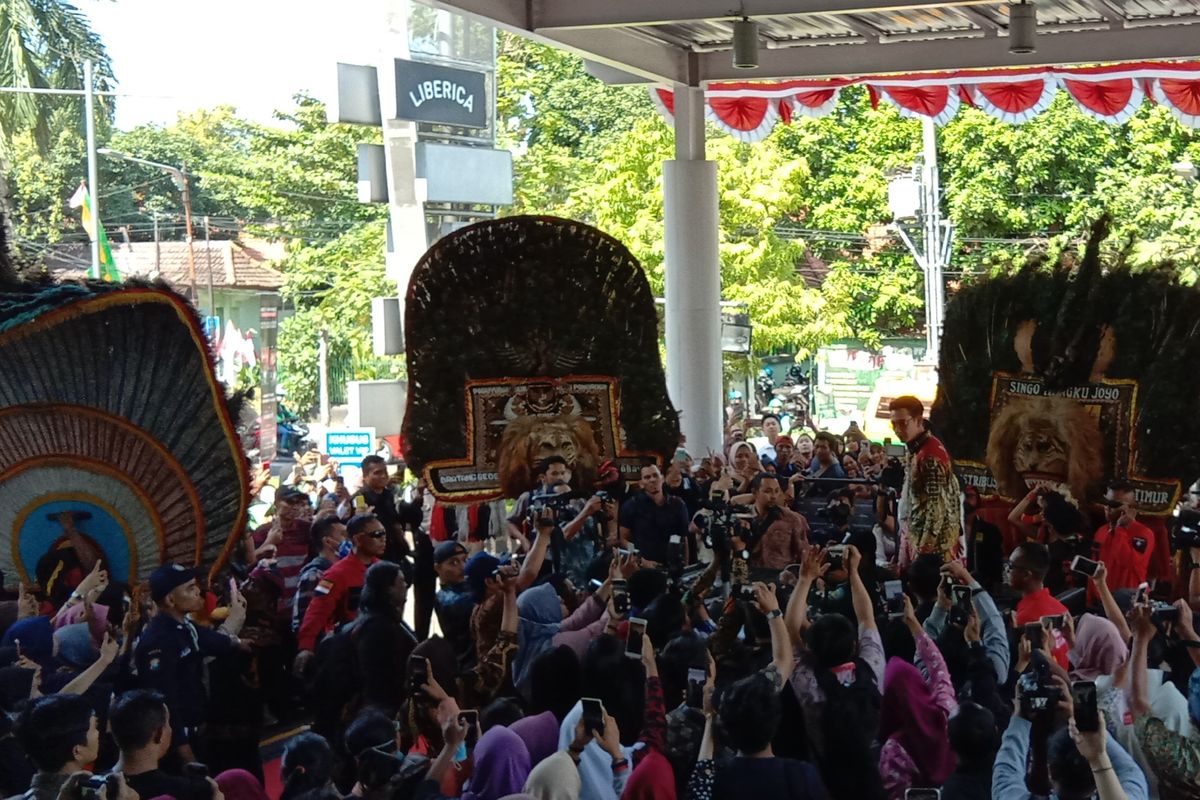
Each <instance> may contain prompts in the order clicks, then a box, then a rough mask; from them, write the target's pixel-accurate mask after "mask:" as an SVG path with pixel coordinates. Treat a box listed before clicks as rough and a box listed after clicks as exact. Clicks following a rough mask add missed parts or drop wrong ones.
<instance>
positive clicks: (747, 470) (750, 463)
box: [729, 442, 762, 494]
mask: <svg viewBox="0 0 1200 800" xmlns="http://www.w3.org/2000/svg"><path fill="white" fill-rule="evenodd" d="M729 466H731V467H732V468H733V473H734V475H733V479H734V482H735V484H736V485H735V486H734V491H735V493H737V494H740V493H742V492H748V491H750V482H751V481H753V480H754V476H755V475H757V474H758V473H760V472H762V463H761V462H760V461H759V460H758V456H756V455H755V454H754V446H753V445H751V444H750V443H749V442H734V443H733V445H731V446H730V448H729Z"/></svg>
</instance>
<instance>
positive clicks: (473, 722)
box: [458, 708, 479, 750]
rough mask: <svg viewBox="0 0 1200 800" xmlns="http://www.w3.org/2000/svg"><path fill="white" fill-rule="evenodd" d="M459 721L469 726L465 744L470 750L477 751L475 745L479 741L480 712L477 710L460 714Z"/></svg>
mask: <svg viewBox="0 0 1200 800" xmlns="http://www.w3.org/2000/svg"><path fill="white" fill-rule="evenodd" d="M458 721H459V722H461V723H463V724H464V725H466V726H467V738H466V741H465V742H464V744H465V745H466V746H467V749H468V750H474V749H475V743H476V742H477V741H479V712H478V711H476V710H475V709H473V708H472V709H469V710H467V711H460V712H458Z"/></svg>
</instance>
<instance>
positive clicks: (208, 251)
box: [204, 214, 217, 317]
mask: <svg viewBox="0 0 1200 800" xmlns="http://www.w3.org/2000/svg"><path fill="white" fill-rule="evenodd" d="M204 260H205V261H206V262H208V315H209V316H210V317H215V316H216V315H217V306H216V304H215V303H213V274H212V244H211V240H210V239H209V238H208V214H205V215H204Z"/></svg>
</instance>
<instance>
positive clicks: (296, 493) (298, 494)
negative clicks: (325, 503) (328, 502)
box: [275, 486, 309, 503]
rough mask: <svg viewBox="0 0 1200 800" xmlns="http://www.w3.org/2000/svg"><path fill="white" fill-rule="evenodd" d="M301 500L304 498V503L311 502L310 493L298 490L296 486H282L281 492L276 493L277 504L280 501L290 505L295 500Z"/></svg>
mask: <svg viewBox="0 0 1200 800" xmlns="http://www.w3.org/2000/svg"><path fill="white" fill-rule="evenodd" d="M301 498H303V500H304V502H306V503H307V502H309V499H308V493H307V492H303V491H301V490H299V489H297V488H296V487H295V486H282V487H280V489H279V491H277V492H275V502H276V503H278V502H279V501H280V500H282V501H283V502H285V503H290V502H292V501H293V500H300V499H301Z"/></svg>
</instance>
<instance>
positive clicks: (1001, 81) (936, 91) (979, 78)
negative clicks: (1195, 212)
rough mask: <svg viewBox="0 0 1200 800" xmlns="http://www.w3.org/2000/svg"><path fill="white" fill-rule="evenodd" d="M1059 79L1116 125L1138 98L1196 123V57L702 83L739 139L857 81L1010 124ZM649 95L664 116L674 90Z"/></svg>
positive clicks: (826, 100) (896, 97)
mask: <svg viewBox="0 0 1200 800" xmlns="http://www.w3.org/2000/svg"><path fill="white" fill-rule="evenodd" d="M1060 83H1061V84H1062V85H1063V86H1064V87H1065V88H1066V89H1067V91H1068V92H1069V93H1070V94H1071V96H1072V97H1073V98H1074V99H1075V101H1076V102H1077V103H1079V105H1080V108H1081V109H1082V110H1083V111H1084V113H1086V114H1089V115H1090V116H1093V117H1095V118H1097V119H1100V120H1103V121H1105V122H1110V123H1121V122H1124V121H1126V120H1127V119H1129V117H1130V116H1132V114H1133V113H1134V112H1136V110H1137V107H1138V105H1140V104H1141V102H1142V100H1143V99H1145V97H1147V96H1149V97H1150V98H1151V101H1152V102H1153V101H1158V102H1161V103H1165V104H1167V105H1169V106H1170V107H1171V109H1172V113H1173V114H1174V115H1175V117H1176V118H1177V119H1179V121H1180V122H1182V123H1183V124H1184V125H1189V126H1191V127H1200V61H1188V62H1176V63H1159V62H1153V61H1139V62H1133V63H1128V64H1108V65H1104V66H1095V67H1027V68H1021V69H987V70H959V71H956V72H920V73H912V74H908V75H864V76H859V77H847V78H822V79H812V80H790V81H777V82H773V83H754V82H750V81H735V82H728V83H710V84H708V86H707V87H706V88H705V95H706V97H707V100H708V111H709V118H710V119H711V120H712V121H713V122H714V123H715V124H717V125H718V126H719V127H721V128H723V129H725V130H726V131H728V132H729V133H730V134H732V135H734V136H737V137H738V138H740V139H742V140H743V141H757V140H759V139H761V138H763V137H765V136H766V135H767V134H769V133H770V128H771V127H772V126H773V125H774V124H775V121H776V120H777V119H782V120H783V121H784V123H785V124H787V123H789V122H791V120H792V119H794V118H795V117H798V116H809V117H812V116H821V115H823V114H824V113H827V112H828V111H829V110H831V109H832V107H833V105H834V104H835V103H836V99H837V95H838V93H839V92H840V90H841V89H842V88H843V87H845V86H853V85H865V86H866V87H867V94H868V96H869V98H870V102H871V107H872V108H878V106H879V100H880V98H881V97H883V98H885V99H887V100H889V101H890V102H893V103H895V104H896V106H898V107H899V108H900V109H901V111H902V113H905V114H908V115H912V116H919V117H930V118H933V119H934V121H936V122H938V123H945V122H947V121H949V119H951V118H952V117H953V116H954V114H955V113H957V110H958V106H959V105H960V104H962V103H966V104H968V105H972V106H975V107H978V108H981V109H983V110H984V111H986V112H987V113H988V114H991V115H992V116H995V117H997V118H999V119H1003V120H1005V121H1007V122H1010V123H1021V122H1025V121H1028V120H1029V119H1032V118H1033V116H1035V115H1036V114H1038V113H1040V112H1041V111H1043V110H1045V108H1046V107H1047V106H1049V105H1050V102H1051V101H1052V100H1053V98H1054V92H1055V91H1056V89H1057V87H1058V86H1059V84H1060ZM652 97H653V98H654V100H655V102H656V104H658V105H659V107H660V108H661V109H662V110H663V112H664V114H666V115H667V116H670V115H671V114H672V113H673V108H674V96H673V94H672V92H671V91H670V90H669V89H663V88H655V89H654V90H653V91H652Z"/></svg>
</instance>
